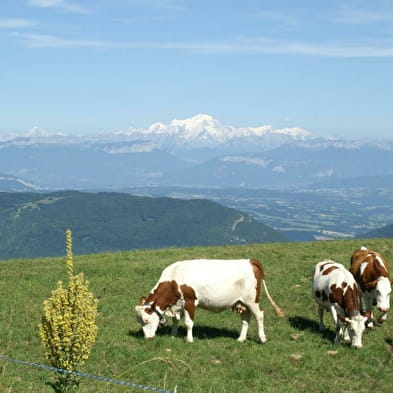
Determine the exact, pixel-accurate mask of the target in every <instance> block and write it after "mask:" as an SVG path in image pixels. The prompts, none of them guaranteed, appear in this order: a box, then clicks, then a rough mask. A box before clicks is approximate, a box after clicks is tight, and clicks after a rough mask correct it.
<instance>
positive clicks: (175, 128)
mask: <svg viewBox="0 0 393 393" xmlns="http://www.w3.org/2000/svg"><path fill="white" fill-rule="evenodd" d="M117 134H122V135H127V136H129V137H155V136H157V137H160V138H171V139H175V140H176V141H177V142H178V143H180V144H181V143H187V144H194V143H196V144H198V143H200V144H202V145H206V144H210V145H211V146H215V145H219V144H222V143H227V142H229V141H231V140H238V139H244V138H250V137H252V138H264V137H269V136H270V137H272V138H274V137H281V138H283V137H286V138H289V139H293V140H304V139H306V138H309V137H312V134H311V133H310V132H309V131H306V130H304V129H302V128H299V127H294V128H282V129H275V128H274V127H272V126H271V125H261V126H257V127H234V126H228V125H223V124H222V123H221V122H220V121H219V120H217V119H215V118H214V117H213V116H211V115H207V114H201V113H200V114H197V115H195V116H192V117H190V118H187V119H173V120H171V121H170V122H169V123H167V124H165V123H162V122H157V123H154V124H152V125H151V126H150V127H148V128H146V129H142V130H137V129H135V128H133V127H130V128H128V129H127V130H124V131H119V132H118V133H117Z"/></svg>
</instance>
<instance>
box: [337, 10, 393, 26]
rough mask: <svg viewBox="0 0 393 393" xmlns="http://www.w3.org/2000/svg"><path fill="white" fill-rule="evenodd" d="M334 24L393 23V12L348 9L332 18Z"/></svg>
mask: <svg viewBox="0 0 393 393" xmlns="http://www.w3.org/2000/svg"><path fill="white" fill-rule="evenodd" d="M330 20H332V21H334V22H341V23H351V24H369V23H384V22H387V23H388V22H393V11H391V10H375V9H370V10H367V9H357V10H354V9H346V10H344V11H341V12H340V13H339V14H338V15H336V16H334V17H332V18H330Z"/></svg>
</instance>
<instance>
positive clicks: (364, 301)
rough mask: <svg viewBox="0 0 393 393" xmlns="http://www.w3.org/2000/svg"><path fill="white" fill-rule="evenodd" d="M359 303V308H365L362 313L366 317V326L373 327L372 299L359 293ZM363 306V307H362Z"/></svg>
mask: <svg viewBox="0 0 393 393" xmlns="http://www.w3.org/2000/svg"><path fill="white" fill-rule="evenodd" d="M360 304H361V309H362V310H365V311H364V313H363V315H364V316H366V317H367V318H368V323H367V327H368V328H370V329H371V328H373V327H374V314H373V304H372V299H371V298H370V296H367V294H365V295H361V296H360ZM364 306H365V308H364Z"/></svg>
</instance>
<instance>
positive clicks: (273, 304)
mask: <svg viewBox="0 0 393 393" xmlns="http://www.w3.org/2000/svg"><path fill="white" fill-rule="evenodd" d="M262 284H263V287H264V288H265V292H266V296H267V298H268V299H269V301H270V303H271V305H272V306H273V308H274V311H275V312H276V314H277V316H278V317H280V318H282V317H283V316H285V313H284V311H283V310H282V309H281V308H280V307H279V306H277V304H276V303H275V301H274V300H273V298H272V297H271V296H270V293H269V291H268V289H267V285H266V282H265V280H262Z"/></svg>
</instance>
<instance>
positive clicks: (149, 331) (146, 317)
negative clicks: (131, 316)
mask: <svg viewBox="0 0 393 393" xmlns="http://www.w3.org/2000/svg"><path fill="white" fill-rule="evenodd" d="M135 311H136V320H137V321H138V323H139V324H140V325H141V326H142V330H143V334H144V335H145V338H153V337H154V336H155V335H156V331H157V328H158V326H160V325H165V324H166V320H165V318H163V317H162V314H161V313H160V312H159V310H157V308H156V307H155V304H154V303H147V302H146V298H145V297H142V298H141V300H140V301H139V305H138V306H136V307H135Z"/></svg>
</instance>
